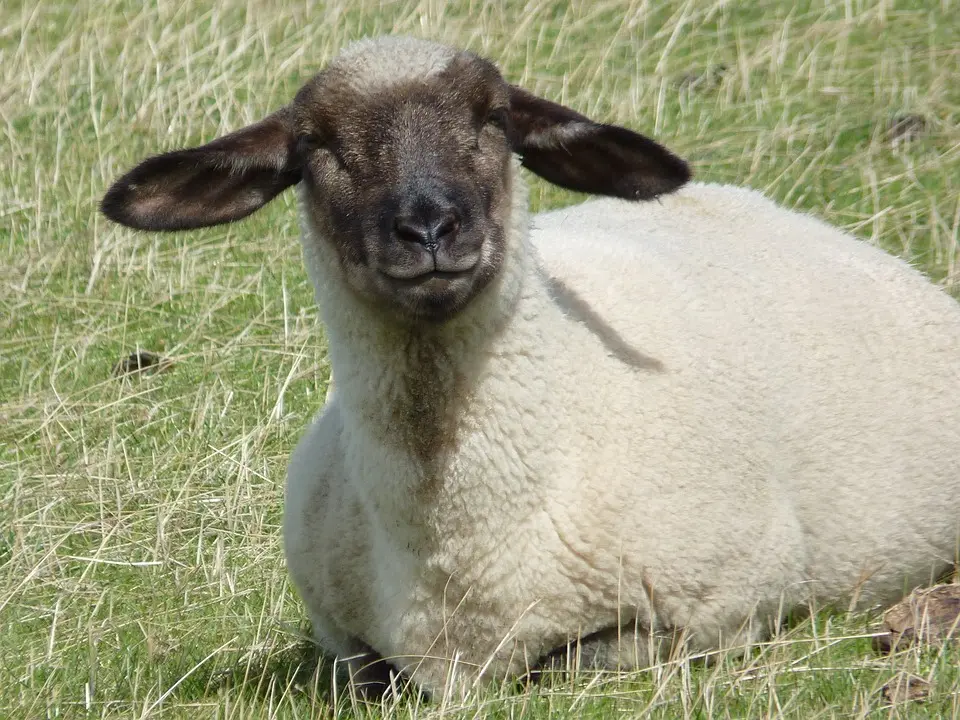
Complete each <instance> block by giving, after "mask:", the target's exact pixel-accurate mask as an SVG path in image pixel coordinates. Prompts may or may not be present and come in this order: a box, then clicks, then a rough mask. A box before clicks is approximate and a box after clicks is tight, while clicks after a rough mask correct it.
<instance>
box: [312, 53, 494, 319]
mask: <svg viewBox="0 0 960 720" xmlns="http://www.w3.org/2000/svg"><path fill="white" fill-rule="evenodd" d="M343 84H344V83H343V82H342V81H341V80H340V78H339V77H338V75H337V74H336V73H335V72H327V73H321V75H320V76H318V77H317V78H316V79H315V80H314V82H313V83H311V84H310V85H308V86H307V87H306V88H304V90H303V91H302V92H301V93H300V94H299V95H298V97H297V100H296V101H295V103H294V105H293V112H294V115H295V117H296V119H297V120H296V121H297V123H298V126H299V127H298V129H299V133H300V136H301V137H303V138H305V140H304V141H303V145H305V146H306V147H305V148H304V149H303V151H302V152H303V181H304V182H305V184H306V190H307V193H308V195H309V198H310V201H309V203H308V211H309V213H310V215H311V218H312V220H313V222H314V223H315V225H316V227H317V228H318V229H320V230H321V234H322V235H323V236H325V239H326V240H327V241H329V242H332V243H333V244H334V246H335V249H336V252H337V254H338V257H339V259H340V264H341V266H342V268H343V270H344V272H345V275H346V279H347V282H348V284H349V285H350V287H351V288H353V290H354V291H356V292H357V293H359V294H360V295H361V296H363V297H364V298H366V299H368V300H370V301H372V302H375V303H376V304H378V305H380V306H383V307H384V308H387V309H390V310H394V311H397V312H399V313H400V314H402V315H405V316H410V317H412V318H414V319H425V320H431V321H442V320H445V319H447V318H448V317H450V316H451V315H453V314H455V313H456V312H458V311H459V310H460V309H461V308H463V307H464V306H465V305H466V304H467V303H468V302H469V301H470V299H472V298H473V297H475V296H476V295H477V294H478V293H479V292H480V291H481V290H483V288H484V287H486V286H487V285H488V284H489V283H490V281H491V280H492V279H493V277H495V276H496V274H497V272H498V271H499V269H500V266H501V264H502V260H503V256H504V252H505V245H504V243H505V239H506V235H507V233H506V227H505V226H506V224H507V223H508V222H509V214H510V207H511V202H510V190H511V188H510V157H511V154H512V153H511V148H510V144H509V142H508V139H507V135H506V126H505V122H504V117H505V114H506V109H507V106H508V104H509V92H508V86H507V85H506V83H504V82H503V80H502V79H501V78H500V76H499V73H497V72H496V70H495V69H494V68H493V67H492V66H490V65H488V64H486V63H482V61H476V60H475V61H472V62H469V63H457V62H454V63H453V64H452V65H451V67H450V68H449V69H448V70H447V71H445V72H443V73H440V74H439V75H436V76H433V77H431V78H429V79H428V80H426V81H417V82H409V83H404V84H399V85H396V86H394V87H391V88H390V89H389V90H388V91H380V92H377V93H371V94H370V95H366V96H365V95H361V94H358V93H357V92H356V91H355V90H353V89H352V88H343V87H342V86H343Z"/></svg>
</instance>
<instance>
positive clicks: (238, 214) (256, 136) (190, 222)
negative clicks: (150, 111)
mask: <svg viewBox="0 0 960 720" xmlns="http://www.w3.org/2000/svg"><path fill="white" fill-rule="evenodd" d="M300 177H301V172H300V165H299V161H298V159H297V152H296V137H295V133H294V132H293V131H292V129H291V123H290V119H289V114H288V112H287V111H286V110H281V111H280V112H277V113H274V114H273V115H270V116H268V117H267V118H265V119H264V120H261V121H260V122H258V123H256V124H254V125H250V126H249V127H246V128H244V129H242V130H238V131H237V132H234V133H231V134H229V135H225V136H223V137H221V138H219V139H217V140H214V141H213V142H211V143H208V144H207V145H201V146H200V147H196V148H190V149H187V150H177V151H175V152H169V153H166V154H164V155H157V156H155V157H152V158H149V159H147V160H144V161H143V162H142V163H140V164H139V165H137V166H136V167H135V168H133V170H131V171H130V172H128V173H127V174H126V175H124V176H123V177H121V178H120V179H119V180H117V181H116V182H115V183H114V184H113V186H112V187H111V188H110V189H109V190H108V191H107V194H106V195H105V196H104V198H103V202H102V203H101V204H100V209H101V210H102V212H103V214H104V215H106V216H107V217H108V218H110V219H111V220H113V221H114V222H118V223H120V224H121V225H126V226H128V227H132V228H137V229H139V230H184V229H189V228H198V227H205V226H208V225H219V224H220V223H227V222H232V221H234V220H239V219H240V218H243V217H246V216H247V215H249V214H250V213H252V212H255V211H257V210H259V209H260V208H262V207H263V206H264V205H266V204H267V203H268V202H270V200H272V199H273V198H274V197H276V196H277V194H279V193H280V192H282V191H283V190H285V189H286V188H288V187H290V186H291V185H293V184H295V183H297V182H298V181H299V180H300Z"/></svg>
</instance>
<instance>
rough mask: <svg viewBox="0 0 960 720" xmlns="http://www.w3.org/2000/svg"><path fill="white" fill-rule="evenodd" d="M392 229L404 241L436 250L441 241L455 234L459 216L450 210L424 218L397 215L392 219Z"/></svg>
mask: <svg viewBox="0 0 960 720" xmlns="http://www.w3.org/2000/svg"><path fill="white" fill-rule="evenodd" d="M393 231H394V233H395V234H396V236H397V237H398V238H400V239H401V240H403V241H405V242H408V243H416V244H418V245H423V246H424V247H426V248H427V249H429V250H436V249H437V248H438V247H439V246H440V243H441V241H443V240H447V241H450V240H453V239H454V238H455V237H456V236H457V233H458V232H459V231H460V217H459V215H457V214H456V213H454V212H450V211H448V212H444V213H439V214H437V215H434V216H428V217H425V218H424V217H416V216H409V215H398V216H397V217H395V218H394V220H393Z"/></svg>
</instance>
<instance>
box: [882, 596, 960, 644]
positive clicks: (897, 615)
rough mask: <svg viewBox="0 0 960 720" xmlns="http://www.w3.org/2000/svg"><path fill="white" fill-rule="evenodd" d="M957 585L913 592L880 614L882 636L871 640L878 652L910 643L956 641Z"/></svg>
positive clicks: (959, 607)
mask: <svg viewBox="0 0 960 720" xmlns="http://www.w3.org/2000/svg"><path fill="white" fill-rule="evenodd" d="M958 626H960V585H937V586H935V587H932V588H929V589H926V590H915V591H914V592H913V593H911V594H910V596H909V597H906V598H904V599H903V600H901V601H900V602H898V603H897V604H896V605H894V606H893V607H892V608H890V609H889V610H887V611H886V612H885V613H884V614H883V629H884V631H885V632H884V634H883V635H880V636H878V637H876V638H874V647H875V648H876V649H877V650H878V651H880V652H894V651H895V650H900V649H903V648H905V647H906V646H908V645H910V644H911V643H913V642H926V643H930V642H939V641H945V640H948V639H950V638H960V627H958Z"/></svg>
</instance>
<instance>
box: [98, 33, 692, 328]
mask: <svg viewBox="0 0 960 720" xmlns="http://www.w3.org/2000/svg"><path fill="white" fill-rule="evenodd" d="M364 48H365V49H364ZM364 48H362V49H359V50H354V51H353V53H352V54H348V55H345V56H343V57H342V58H341V60H339V61H335V62H334V63H333V64H332V65H331V66H330V67H329V68H327V69H326V70H324V71H323V72H321V73H320V74H319V75H317V76H316V77H315V78H314V79H313V80H311V81H310V82H309V83H308V84H307V85H306V86H305V87H304V88H303V89H302V90H301V91H300V92H299V93H298V94H297V97H296V98H295V100H294V101H293V103H291V104H290V105H289V106H287V107H284V108H283V109H281V110H279V111H278V112H275V113H274V114H272V115H270V116H268V117H267V118H265V119H264V120H262V121H261V122H259V123H256V124H254V125H251V126H249V127H247V128H244V129H242V130H239V131H237V132H234V133H231V134H229V135H226V136H224V137H222V138H219V139H218V140H214V141H213V142H211V143H208V144H207V145H203V146H200V147H196V148H191V149H187V150H178V151H175V152H171V153H166V154H164V155H158V156H156V157H152V158H149V159H147V160H145V161H144V162H142V163H141V164H140V165H138V166H136V167H135V168H134V169H133V170H131V171H130V172H128V173H127V174H126V175H124V176H123V177H122V178H120V179H119V180H118V181H117V182H116V183H114V185H113V186H112V187H111V188H110V190H109V191H108V192H107V194H106V196H105V197H104V199H103V203H102V209H103V212H104V213H105V214H106V215H107V216H108V217H109V218H111V219H112V220H115V221H116V222H119V223H122V224H124V225H128V226H131V227H135V228H141V229H149V230H177V229H186V228H194V227H202V226H206V225H216V224H219V223H224V222H232V221H235V220H239V219H240V218H243V217H245V216H247V215H249V214H250V213H252V212H255V211H256V210H258V209H259V208H261V207H263V206H264V205H265V204H266V203H267V202H269V201H270V200H271V199H273V197H275V196H276V195H277V194H278V193H280V192H282V191H283V190H284V189H286V188H287V187H289V186H291V185H294V184H297V183H300V182H302V183H303V184H304V190H305V192H304V197H305V199H306V208H305V209H306V212H307V213H308V214H309V217H310V220H311V222H312V223H313V225H314V226H315V228H316V230H317V231H318V232H317V234H318V235H319V236H320V237H318V238H307V241H308V242H325V243H329V244H330V245H331V247H332V248H333V249H334V251H335V252H336V257H337V258H338V260H339V266H340V269H341V271H342V272H343V274H344V277H345V279H346V282H347V284H348V286H349V287H350V288H351V289H352V291H353V292H354V293H355V294H356V295H357V296H358V297H360V298H362V299H363V300H364V301H367V302H370V303H373V304H375V305H376V306H378V307H381V308H383V309H385V310H389V311H391V312H394V313H396V314H397V315H398V316H399V317H402V318H404V319H406V320H412V321H421V320H422V321H427V322H440V321H443V320H445V319H448V318H450V317H451V316H453V315H454V314H456V313H457V312H459V311H460V310H461V309H462V308H464V307H465V306H466V305H467V304H468V303H469V302H470V301H471V299H473V298H475V297H476V296H477V295H478V294H479V293H480V292H481V291H482V290H483V289H484V288H485V287H487V286H488V285H489V284H490V282H491V280H493V278H495V277H496V276H497V274H498V273H499V272H500V270H501V268H502V266H503V261H504V258H505V256H506V252H507V244H508V243H509V242H512V240H511V238H510V233H509V232H508V229H509V226H510V216H511V205H512V197H511V180H512V177H513V173H512V170H511V167H510V157H511V154H512V153H516V154H518V155H519V156H520V157H521V161H522V163H523V165H524V167H526V168H528V169H529V170H531V171H533V172H534V173H536V174H538V175H540V176H541V177H543V178H545V179H547V180H549V181H550V182H552V183H555V184H557V185H560V186H563V187H566V188H570V189H572V190H577V191H580V192H588V193H593V194H599V195H611V196H615V197H621V198H626V199H629V200H642V199H648V198H653V197H656V196H658V195H660V194H663V193H668V192H672V191H674V190H676V189H677V188H678V187H680V186H681V185H683V184H684V183H685V182H686V181H687V180H688V179H689V177H690V171H689V169H688V168H687V165H686V163H684V162H683V161H682V160H680V159H679V158H677V157H676V156H674V155H673V154H672V153H670V152H669V151H668V150H666V149H665V148H663V147H661V146H660V145H658V144H657V143H655V142H653V141H652V140H649V139H647V138H645V137H643V136H642V135H638V134H637V133H635V132H632V131H630V130H627V129H626V128H622V127H617V126H614V125H602V124H598V123H595V122H593V121H591V120H590V119H589V118H586V117H584V116H583V115H580V114H579V113H577V112H575V111H573V110H571V109H570V108H567V107H564V106H562V105H557V104H556V103H552V102H550V101H548V100H544V99H542V98H539V97H537V96H535V95H532V94H530V93H528V92H526V91H525V90H522V89H520V88H518V87H515V86H512V85H508V84H507V83H506V82H504V80H503V78H502V77H501V76H500V73H499V72H498V71H497V69H496V68H495V67H494V66H493V65H492V64H491V63H489V62H487V61H486V60H482V59H481V58H478V57H476V56H474V55H471V54H469V53H456V52H454V51H451V50H448V49H445V48H440V46H435V45H433V44H431V43H421V45H420V48H421V49H420V50H410V49H409V48H408V50H406V51H405V52H411V53H413V55H410V56H407V57H406V59H405V61H404V62H406V63H407V65H408V66H409V67H412V66H415V65H417V63H418V62H419V60H418V59H425V60H424V63H421V64H424V65H425V66H427V65H430V63H434V64H435V65H436V63H437V62H439V61H438V60H437V58H442V63H440V66H431V69H430V71H429V72H427V71H425V72H423V73H422V76H421V75H420V74H418V73H417V72H414V73H413V74H412V75H411V76H410V78H408V79H406V80H403V81H400V80H396V79H395V77H396V76H395V73H394V72H393V68H392V67H391V66H390V63H391V62H392V61H393V60H394V58H396V55H395V52H396V46H393V45H390V43H389V42H387V41H383V40H381V41H369V42H368V44H367V45H366V46H364ZM420 52H423V53H424V55H423V58H420V55H419V53H420ZM410 58H413V62H412V63H411V62H410ZM409 67H408V69H409ZM371 68H372V70H371ZM371 78H374V79H376V80H377V81H376V82H370V79H371Z"/></svg>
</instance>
